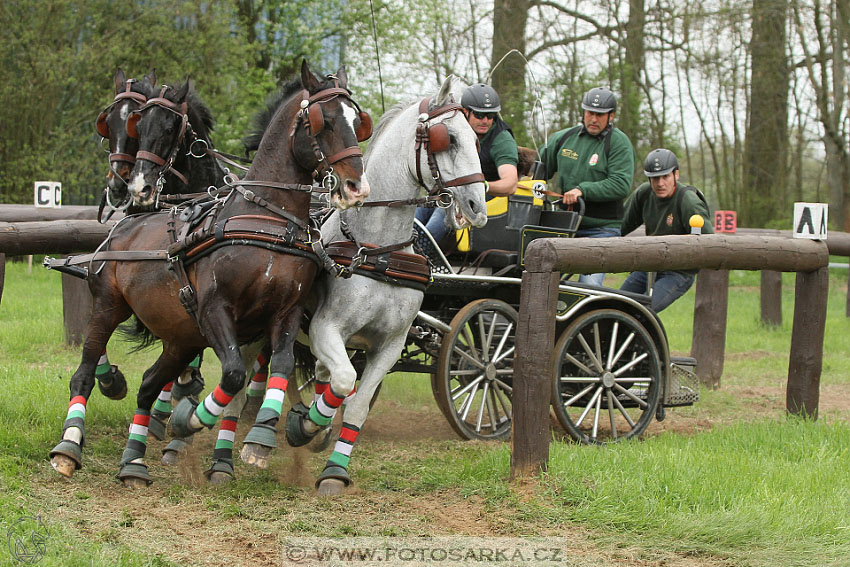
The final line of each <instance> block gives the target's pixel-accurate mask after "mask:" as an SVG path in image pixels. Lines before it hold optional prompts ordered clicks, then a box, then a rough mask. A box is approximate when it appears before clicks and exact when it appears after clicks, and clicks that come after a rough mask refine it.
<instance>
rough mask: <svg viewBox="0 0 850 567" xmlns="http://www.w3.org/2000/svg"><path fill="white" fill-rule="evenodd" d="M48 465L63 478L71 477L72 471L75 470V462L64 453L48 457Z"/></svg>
mask: <svg viewBox="0 0 850 567" xmlns="http://www.w3.org/2000/svg"><path fill="white" fill-rule="evenodd" d="M50 465H51V466H52V467H53V470H55V471H56V472H58V473H59V474H61V475H62V476H64V477H65V478H71V476H72V475H73V474H74V471H75V470H77V463H75V462H74V460H73V459H71V458H69V457H66V456H65V455H54V456H53V458H52V459H50Z"/></svg>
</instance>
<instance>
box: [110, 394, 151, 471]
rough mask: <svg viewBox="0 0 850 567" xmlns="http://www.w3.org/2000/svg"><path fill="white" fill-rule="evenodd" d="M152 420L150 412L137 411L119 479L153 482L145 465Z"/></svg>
mask: <svg viewBox="0 0 850 567" xmlns="http://www.w3.org/2000/svg"><path fill="white" fill-rule="evenodd" d="M150 420H151V414H150V412H149V411H148V410H146V409H142V408H137V409H136V413H135V414H134V415H133V421H132V423H130V435H129V436H128V438H127V446H126V447H125V448H124V454H123V455H121V469H120V470H119V471H118V475H117V476H118V478H119V479H121V480H125V479H129V478H138V479H142V480H144V481H146V482H147V483H151V482H153V481H152V479H151V478H150V476H149V475H148V467H147V465H145V463H144V458H145V452H146V451H147V447H148V445H147V438H148V425H150Z"/></svg>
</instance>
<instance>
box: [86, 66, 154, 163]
mask: <svg viewBox="0 0 850 567" xmlns="http://www.w3.org/2000/svg"><path fill="white" fill-rule="evenodd" d="M135 82H136V80H135V79H129V80H128V81H127V82H126V85H125V88H124V91H123V92H120V93H118V94H116V95H115V98H114V99H112V102H111V103H109V105H108V106H107V107H106V108H104V109H103V110H102V111H101V112H100V114H98V115H97V120H96V121H95V124H94V127H95V130H97V133H98V134H100V136H101V137H102V138H105V139H107V140H108V139H109V137H110V131H109V124H107V123H106V119H107V118H108V117H109V112H110V111H111V110H112V108H113V107H114V106H115V105H116V104H118V103H119V102H121V101H122V100H131V101H135V102H136V103H138V104H139V105H140V106H141V105H144V104H145V103H146V102H147V101H148V97H146V96H145V95H143V94H142V93H137V92H133V91H132V90H131V89H132V87H133V83H135ZM110 149H111V148H110ZM116 161H126V162H128V163H136V156H131V155H130V154H123V153H120V152H111V151H110V153H109V169H110V170H111V171H112V173H113V174H115V175H116V176H118V177H120V176H119V175H118V172H117V171H115V169H114V168H113V167H112V164H113V163H114V162H116Z"/></svg>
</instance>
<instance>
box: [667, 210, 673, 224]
mask: <svg viewBox="0 0 850 567" xmlns="http://www.w3.org/2000/svg"><path fill="white" fill-rule="evenodd" d="M667 226H673V213H670V214H669V215H667Z"/></svg>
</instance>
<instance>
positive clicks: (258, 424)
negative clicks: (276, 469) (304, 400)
mask: <svg viewBox="0 0 850 567" xmlns="http://www.w3.org/2000/svg"><path fill="white" fill-rule="evenodd" d="M288 384H289V380H288V379H287V378H286V377H285V376H280V375H277V374H272V375H271V377H270V378H269V385H268V387H267V388H266V397H265V398H264V399H263V405H262V406H260V410H259V411H258V412H257V419H256V420H255V421H254V425H253V427H251V431H249V432H248V435H246V436H245V439H244V441H243V443H245V444H248V445H260V446H261V447H268V448H271V449H274V448H275V447H277V441H276V440H275V434H276V433H277V429H276V428H275V426H276V425H277V422H278V421H279V420H280V414H281V412H282V411H283V398H284V397H285V396H286V386H287V385H288Z"/></svg>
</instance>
